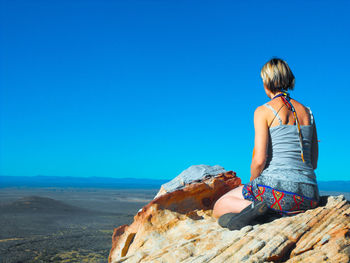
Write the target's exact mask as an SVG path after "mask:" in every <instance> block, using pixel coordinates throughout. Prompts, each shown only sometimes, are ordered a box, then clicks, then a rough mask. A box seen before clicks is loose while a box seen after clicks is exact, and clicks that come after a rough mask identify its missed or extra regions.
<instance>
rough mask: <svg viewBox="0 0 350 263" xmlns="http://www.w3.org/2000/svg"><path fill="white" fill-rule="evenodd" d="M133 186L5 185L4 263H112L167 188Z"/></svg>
mask: <svg viewBox="0 0 350 263" xmlns="http://www.w3.org/2000/svg"><path fill="white" fill-rule="evenodd" d="M0 178H1V177H0ZM98 180H100V179H98ZM124 180H125V179H124ZM130 180H132V179H127V180H126V181H124V182H128V183H125V184H124V185H123V184H120V185H119V189H118V187H117V184H116V185H113V183H111V184H110V185H104V187H102V186H101V185H99V184H98V182H96V181H94V180H93V179H91V181H89V179H87V180H85V187H77V185H75V187H68V186H66V185H65V187H62V186H61V187H58V185H57V184H55V181H54V180H53V179H52V180H49V181H47V182H41V185H40V187H34V186H35V183H33V182H32V184H31V186H28V184H27V183H25V182H23V181H22V182H17V185H18V186H17V187H15V186H13V185H9V182H8V181H7V182H5V180H0V226H1V228H0V262H11V263H12V262H107V258H108V254H109V251H110V249H111V244H112V242H111V237H112V233H113V229H114V228H116V227H118V226H120V225H123V224H130V223H131V222H132V221H133V217H134V215H135V214H136V213H137V211H138V210H139V209H140V208H141V207H143V206H144V205H145V204H147V203H148V202H149V201H150V200H152V199H153V197H154V196H155V195H156V193H157V192H158V190H159V187H160V185H161V184H160V183H161V182H160V181H159V182H157V181H153V182H152V183H151V182H150V181H149V182H148V183H147V180H143V183H144V185H145V187H144V188H143V189H142V188H140V189H137V188H135V186H138V187H140V185H142V182H138V183H137V182H135V184H133V185H131V186H130V187H129V188H127V185H128V184H130ZM134 180H135V179H134ZM63 181H64V180H62V181H61V182H60V183H63ZM89 182H90V183H91V185H90V183H89ZM65 183H67V185H69V180H68V179H67V181H66V182H65ZM49 184H51V185H53V186H52V187H47V186H46V185H49ZM93 184H95V185H96V187H95V188H93V187H91V186H92V185H93ZM71 185H74V183H72V182H71ZM320 185H322V184H320ZM325 185H330V186H332V188H329V189H327V188H326V190H327V191H321V194H322V195H339V194H344V195H345V197H346V198H347V199H348V200H350V193H349V192H350V191H335V190H334V187H335V185H336V184H325ZM341 185H342V186H344V185H346V183H344V182H343V183H341ZM324 189H325V188H324ZM339 189H342V190H344V189H343V188H341V187H340V186H339ZM321 190H322V189H321ZM345 190H346V189H345Z"/></svg>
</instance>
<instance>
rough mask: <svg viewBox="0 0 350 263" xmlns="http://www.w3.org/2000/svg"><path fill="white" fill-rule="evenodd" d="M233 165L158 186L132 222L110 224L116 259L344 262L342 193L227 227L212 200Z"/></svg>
mask: <svg viewBox="0 0 350 263" xmlns="http://www.w3.org/2000/svg"><path fill="white" fill-rule="evenodd" d="M240 184H241V180H240V179H239V178H238V177H236V176H235V173H234V172H232V171H229V172H224V173H220V174H216V175H211V176H208V175H206V177H205V178H203V180H202V181H198V179H197V181H193V182H189V183H187V184H185V185H183V186H181V187H180V188H178V187H175V189H176V190H174V191H171V192H167V191H164V188H163V189H161V191H160V193H158V195H157V197H156V198H155V199H154V200H152V201H151V202H150V203H149V204H148V205H146V206H145V207H143V208H142V209H141V210H140V211H139V212H138V213H137V214H136V216H135V217H134V222H133V223H132V224H131V225H130V226H128V225H123V226H120V227H118V228H116V229H115V230H114V234H113V237H112V249H111V251H110V255H109V262H110V263H117V262H201V263H202V262H220V263H221V262H349V256H350V230H349V229H350V205H349V203H348V202H347V201H346V200H345V198H344V197H343V196H338V197H334V196H331V197H328V199H327V198H326V199H325V204H324V205H323V206H320V207H317V208H315V209H312V210H308V211H307V212H305V213H303V214H299V215H295V216H292V217H283V218H279V219H276V220H274V221H272V222H269V223H264V224H260V225H259V224H257V225H253V226H246V227H243V228H242V229H241V230H239V231H238V230H237V231H229V230H228V229H224V228H221V227H220V226H219V225H218V224H217V220H216V219H215V218H214V217H212V208H213V205H214V203H215V201H216V200H217V199H218V198H219V197H220V196H222V195H223V194H224V193H226V192H227V191H229V190H231V189H233V188H235V187H237V186H239V185H240Z"/></svg>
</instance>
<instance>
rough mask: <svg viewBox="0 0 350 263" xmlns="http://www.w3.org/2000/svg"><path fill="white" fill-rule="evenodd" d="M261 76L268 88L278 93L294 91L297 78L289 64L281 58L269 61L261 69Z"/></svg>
mask: <svg viewBox="0 0 350 263" xmlns="http://www.w3.org/2000/svg"><path fill="white" fill-rule="evenodd" d="M260 76H261V78H262V80H263V82H264V84H265V85H266V87H267V88H268V89H269V90H270V91H272V92H277V91H281V90H293V89H294V83H295V78H294V75H293V72H292V71H291V69H290V68H289V66H288V64H287V62H285V61H284V60H282V59H279V58H273V59H271V60H270V61H268V62H267V63H266V64H265V65H264V66H263V67H262V69H261V72H260Z"/></svg>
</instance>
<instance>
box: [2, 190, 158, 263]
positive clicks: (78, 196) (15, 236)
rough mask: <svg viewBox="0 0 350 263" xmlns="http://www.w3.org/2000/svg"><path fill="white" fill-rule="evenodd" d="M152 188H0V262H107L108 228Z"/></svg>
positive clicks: (127, 217) (129, 215)
mask: <svg viewBox="0 0 350 263" xmlns="http://www.w3.org/2000/svg"><path fill="white" fill-rule="evenodd" d="M157 191H158V189H137V190H135V189H119V190H106V189H57V188H48V189H30V188H22V189H18V188H17V189H16V188H3V189H0V226H1V227H0V262H4V263H5V262H6V263H7V262H8V263H12V262H13V263H19V262H23V263H24V262H107V258H108V254H109V251H110V249H111V244H112V241H111V237H112V233H113V229H114V228H116V227H118V226H120V225H123V224H130V223H131V222H132V221H133V217H134V215H135V214H136V213H137V211H138V210H139V209H140V208H141V207H143V206H144V205H145V204H147V203H148V202H149V201H150V200H151V199H153V197H154V196H155V194H156V193H157Z"/></svg>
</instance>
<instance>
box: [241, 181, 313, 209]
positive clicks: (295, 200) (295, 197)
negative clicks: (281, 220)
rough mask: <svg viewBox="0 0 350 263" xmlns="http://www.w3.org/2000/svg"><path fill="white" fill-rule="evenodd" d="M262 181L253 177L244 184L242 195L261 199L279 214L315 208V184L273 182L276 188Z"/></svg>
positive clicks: (254, 199) (249, 198)
mask: <svg viewBox="0 0 350 263" xmlns="http://www.w3.org/2000/svg"><path fill="white" fill-rule="evenodd" d="M262 183H263V182H262V181H261V180H260V182H259V180H257V179H255V180H253V181H251V182H249V183H247V184H245V185H244V187H243V190H242V194H243V197H244V198H245V199H247V200H250V201H252V202H254V201H255V202H256V201H260V202H262V201H263V202H265V203H267V205H268V206H269V208H270V209H272V210H273V211H275V212H278V213H279V214H280V215H283V216H288V215H293V214H298V213H302V212H305V210H307V209H312V208H315V207H316V206H317V205H318V203H319V192H318V188H317V185H311V184H305V183H294V182H283V181H281V182H275V184H274V186H277V188H276V187H272V186H271V185H270V186H269V185H265V184H262ZM282 189H283V190H282ZM287 190H289V191H287ZM290 190H294V191H290Z"/></svg>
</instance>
